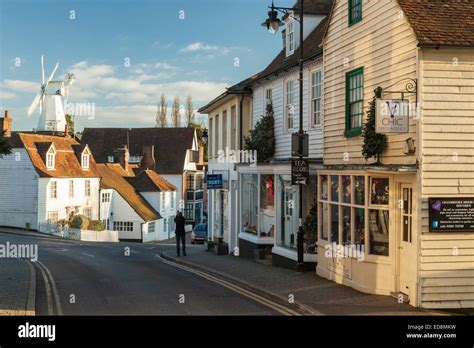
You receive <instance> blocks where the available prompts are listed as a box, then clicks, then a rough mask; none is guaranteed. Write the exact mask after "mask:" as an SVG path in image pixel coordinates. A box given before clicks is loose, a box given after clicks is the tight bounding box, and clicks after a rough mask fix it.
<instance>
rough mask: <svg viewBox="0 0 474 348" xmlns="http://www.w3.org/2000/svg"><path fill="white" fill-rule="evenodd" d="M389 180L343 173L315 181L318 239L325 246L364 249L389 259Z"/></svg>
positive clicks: (329, 175) (328, 175) (322, 176)
mask: <svg viewBox="0 0 474 348" xmlns="http://www.w3.org/2000/svg"><path fill="white" fill-rule="evenodd" d="M389 196H390V185H389V178H387V177H379V176H370V175H353V174H346V173H338V174H332V173H330V174H321V175H319V180H318V208H319V209H318V210H319V219H318V221H319V224H318V225H319V226H318V229H319V237H320V239H321V240H324V241H327V242H329V243H336V244H342V245H356V246H359V245H361V246H362V245H364V248H363V249H362V250H365V252H366V253H367V252H368V253H369V254H371V255H380V256H389V233H390V231H389V203H390V201H389Z"/></svg>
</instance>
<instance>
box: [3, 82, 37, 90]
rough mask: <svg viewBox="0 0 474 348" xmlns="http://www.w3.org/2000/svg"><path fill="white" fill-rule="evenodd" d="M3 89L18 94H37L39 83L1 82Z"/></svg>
mask: <svg viewBox="0 0 474 348" xmlns="http://www.w3.org/2000/svg"><path fill="white" fill-rule="evenodd" d="M3 87H5V88H8V89H11V90H13V91H18V92H39V91H40V88H41V82H31V81H22V80H5V81H3Z"/></svg>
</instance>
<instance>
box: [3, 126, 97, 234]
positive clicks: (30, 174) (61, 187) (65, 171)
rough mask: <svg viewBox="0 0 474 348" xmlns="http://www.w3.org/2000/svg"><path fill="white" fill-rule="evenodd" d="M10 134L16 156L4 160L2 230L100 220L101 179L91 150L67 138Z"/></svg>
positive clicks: (4, 157)
mask: <svg viewBox="0 0 474 348" xmlns="http://www.w3.org/2000/svg"><path fill="white" fill-rule="evenodd" d="M0 122H2V124H4V123H5V122H4V118H2V119H0ZM7 135H10V137H8V136H7V139H10V142H11V144H12V147H13V153H12V154H11V155H8V156H3V158H0V192H1V195H0V226H9V227H18V228H25V227H27V228H30V229H35V230H36V229H38V228H39V225H40V223H45V222H51V223H54V222H57V221H58V220H61V219H65V218H68V217H69V216H70V215H71V214H75V215H77V214H83V215H85V216H87V217H88V218H89V219H91V220H96V219H98V217H99V211H98V206H99V205H98V198H99V180H100V179H99V175H98V173H97V171H96V166H95V162H94V158H93V156H92V155H91V152H90V150H89V147H88V146H87V145H81V144H79V143H77V142H76V141H75V140H73V139H71V138H67V137H59V136H50V135H41V134H32V133H13V134H11V133H10V134H7Z"/></svg>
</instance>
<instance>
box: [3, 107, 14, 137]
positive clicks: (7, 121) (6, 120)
mask: <svg viewBox="0 0 474 348" xmlns="http://www.w3.org/2000/svg"><path fill="white" fill-rule="evenodd" d="M3 132H5V134H3ZM0 135H3V136H4V137H5V138H10V137H11V136H12V119H11V118H10V116H8V110H5V117H2V118H0Z"/></svg>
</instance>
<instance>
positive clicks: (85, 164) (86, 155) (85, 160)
mask: <svg viewBox="0 0 474 348" xmlns="http://www.w3.org/2000/svg"><path fill="white" fill-rule="evenodd" d="M90 157H91V153H90V151H89V149H88V148H87V147H86V148H85V149H84V151H82V155H81V167H82V169H89V163H90Z"/></svg>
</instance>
